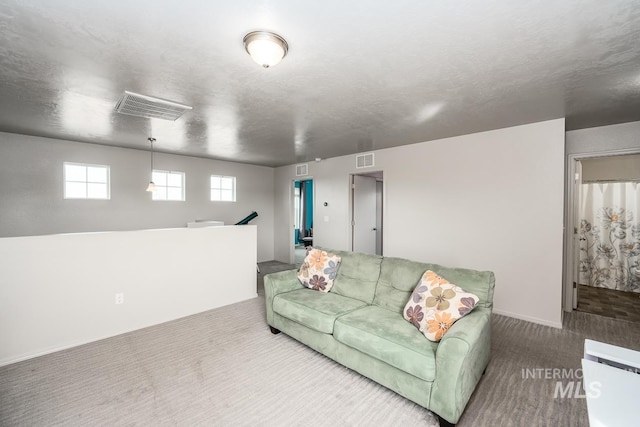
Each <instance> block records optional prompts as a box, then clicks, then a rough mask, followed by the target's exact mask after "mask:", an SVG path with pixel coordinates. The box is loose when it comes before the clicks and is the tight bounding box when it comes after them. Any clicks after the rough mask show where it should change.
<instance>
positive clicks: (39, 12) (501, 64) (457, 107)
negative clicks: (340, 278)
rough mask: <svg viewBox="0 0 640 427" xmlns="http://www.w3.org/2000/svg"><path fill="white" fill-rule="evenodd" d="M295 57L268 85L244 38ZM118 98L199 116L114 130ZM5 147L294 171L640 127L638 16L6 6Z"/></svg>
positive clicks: (426, 8) (562, 11)
mask: <svg viewBox="0 0 640 427" xmlns="http://www.w3.org/2000/svg"><path fill="white" fill-rule="evenodd" d="M260 29H264V30H271V31H274V32H277V33H278V34H280V35H282V36H283V37H284V38H285V39H286V40H287V41H288V43H289V48H290V50H289V54H288V55H287V57H286V58H285V59H284V60H283V61H282V62H281V63H280V64H278V65H277V66H275V67H272V68H269V69H263V68H261V67H259V66H258V65H257V64H255V63H254V62H253V61H252V60H251V58H249V56H248V55H247V54H246V52H245V50H244V48H243V46H242V38H243V36H244V35H245V34H246V33H247V32H249V31H252V30H260ZM125 90H129V91H133V92H138V93H142V94H145V95H151V96H157V97H161V98H166V99H170V100H173V101H177V102H181V103H185V104H188V105H191V106H193V110H192V111H190V112H187V113H185V115H184V116H183V117H182V118H180V119H178V120H177V121H175V122H171V121H163V120H156V119H154V120H148V119H143V118H138V117H131V116H125V115H121V114H117V113H115V111H114V107H115V105H116V103H117V101H118V99H119V98H120V97H121V96H122V94H123V92H124V91H125ZM0 111H1V113H0V131H4V132H16V133H22V134H27V135H38V136H45V137H53V138H61V139H68V140H73V141H82V142H91V143H98V144H108V145H116V146H123V147H133V148H141V149H148V146H147V144H148V143H147V137H148V136H150V134H151V135H152V136H153V137H155V138H157V142H156V144H155V147H156V148H157V149H158V150H159V151H164V152H171V153H181V154H187V155H193V156H201V157H210V158H217V159H223V160H232V161H238V162H244V163H253V164H260V165H267V166H277V165H284V164H291V163H296V162H301V161H307V160H312V159H314V158H316V157H321V158H327V157H334V156H338V155H344V154H350V153H355V152H362V151H367V150H372V149H379V148H385V147H392V146H397V145H403V144H411V143H415V142H421V141H428V140H432V139H437V138H443V137H448V136H455V135H462V134H468V133H473V132H478V131H484V130H490V129H496V128H502V127H508V126H514V125H519V124H524V123H531V122H537V121H542V120H548V119H554V118H558V117H566V125H567V129H579V128H585V127H592V126H600V125H606V124H613V123H621V122H628V121H635V120H640V1H630V0H624V1H620V0H607V1H603V0H562V1H558V0H538V1H534V0H531V1H524V0H523V1H512V0H485V1H481V2H480V1H473V0H469V1H457V0H447V1H424V0H414V1H403V0H398V1H372V0H368V1H367V0H361V1H357V0H352V1H337V0H323V1H314V2H311V1H296V0H263V1H226V2H221V1H206V0H200V1H181V2H176V1H166V0H136V1H131V0H127V1H124V0H109V1H104V0H92V1H86V0H39V1H38V0H35V1H31V0H3V1H2V3H1V4H0Z"/></svg>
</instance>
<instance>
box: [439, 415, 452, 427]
mask: <svg viewBox="0 0 640 427" xmlns="http://www.w3.org/2000/svg"><path fill="white" fill-rule="evenodd" d="M436 415H438V414H436ZM438 422H439V423H440V427H456V425H455V424H451V423H450V422H449V421H447V420H445V419H444V418H442V417H441V416H440V415H438Z"/></svg>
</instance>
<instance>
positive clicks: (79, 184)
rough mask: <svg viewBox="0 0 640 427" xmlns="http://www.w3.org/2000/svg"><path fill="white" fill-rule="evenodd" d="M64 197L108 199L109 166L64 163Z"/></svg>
mask: <svg viewBox="0 0 640 427" xmlns="http://www.w3.org/2000/svg"><path fill="white" fill-rule="evenodd" d="M64 198H65V199H107V200H108V199H109V198H111V194H110V189H109V166H104V165H89V164H82V163H68V162H65V163H64Z"/></svg>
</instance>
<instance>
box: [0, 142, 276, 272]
mask: <svg viewBox="0 0 640 427" xmlns="http://www.w3.org/2000/svg"><path fill="white" fill-rule="evenodd" d="M65 161H69V162H78V163H94V164H104V165H109V166H110V169H111V200H65V199H64V197H63V182H62V180H63V162H65ZM149 163H150V154H149V152H148V151H143V150H133V149H127V148H118V147H108V146H102V145H94V144H84V143H79V142H72V141H65V140H58V139H49V138H39V137H32V136H26V135H18V134H10V133H0V203H1V205H0V237H10V236H31V235H42V234H54V233H74V232H87V231H115V230H137V229H149V228H169V227H184V226H185V225H186V223H187V222H189V221H193V220H195V219H216V220H222V221H224V222H225V223H226V224H234V223H236V222H237V221H239V220H240V219H242V218H244V217H245V216H246V215H248V214H249V213H251V211H254V210H255V211H257V212H258V214H259V216H258V218H256V219H254V220H253V221H252V222H251V224H254V225H257V226H258V261H267V260H272V259H273V258H274V256H273V220H274V218H273V211H274V205H273V193H274V188H273V178H274V169H273V168H269V167H263V166H253V165H246V164H241V163H232V162H224V161H217V160H210V159H202V158H196V157H188V156H177V155H171V154H163V153H156V155H155V165H154V167H155V168H156V169H166V170H176V171H182V172H185V174H186V201H185V202H166V201H152V200H151V193H147V192H146V191H145V189H146V186H147V184H148V182H149V178H150V176H149V168H150V164H149ZM212 174H216V175H217V174H220V175H232V176H235V177H236V178H237V180H236V184H237V201H236V202H235V203H229V202H211V201H210V200H209V176H210V175H212Z"/></svg>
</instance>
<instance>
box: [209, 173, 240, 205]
mask: <svg viewBox="0 0 640 427" xmlns="http://www.w3.org/2000/svg"><path fill="white" fill-rule="evenodd" d="M211 201H212V202H235V201H236V177H235V176H222V175H211Z"/></svg>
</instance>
